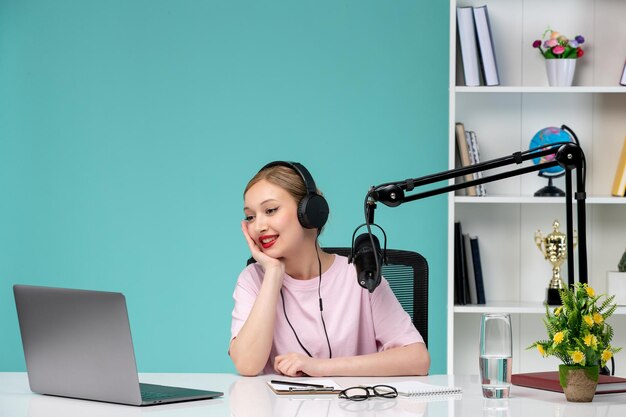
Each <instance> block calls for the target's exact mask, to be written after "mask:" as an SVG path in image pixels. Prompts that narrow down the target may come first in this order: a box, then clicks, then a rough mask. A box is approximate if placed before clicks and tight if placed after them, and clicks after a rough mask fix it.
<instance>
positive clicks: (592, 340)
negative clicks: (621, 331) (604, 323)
mask: <svg viewBox="0 0 626 417" xmlns="http://www.w3.org/2000/svg"><path fill="white" fill-rule="evenodd" d="M583 341H584V342H585V345H587V346H589V347H592V346H594V347H595V346H596V345H597V344H598V338H597V337H595V336H594V335H592V334H588V335H587V336H585V337H584V338H583Z"/></svg>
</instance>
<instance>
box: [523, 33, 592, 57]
mask: <svg viewBox="0 0 626 417" xmlns="http://www.w3.org/2000/svg"><path fill="white" fill-rule="evenodd" d="M548 35H549V38H548V39H546V37H547V36H548ZM542 39H544V41H543V48H542V42H541V40H536V41H534V42H533V48H537V49H539V53H540V54H541V55H543V57H544V58H545V59H576V58H580V57H581V56H583V55H584V52H583V49H582V48H581V46H580V45H582V44H583V43H585V38H583V37H582V36H581V35H578V36H576V37H575V38H574V39H568V38H567V37H565V36H563V35H561V34H560V33H559V32H556V31H554V30H552V29H548V30H546V31H545V32H543V36H542Z"/></svg>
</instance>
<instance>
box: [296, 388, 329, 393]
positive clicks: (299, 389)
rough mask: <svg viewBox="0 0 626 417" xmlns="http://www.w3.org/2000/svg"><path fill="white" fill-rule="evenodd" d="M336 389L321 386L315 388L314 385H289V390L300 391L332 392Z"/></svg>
mask: <svg viewBox="0 0 626 417" xmlns="http://www.w3.org/2000/svg"><path fill="white" fill-rule="evenodd" d="M334 390H335V389H334V388H333V387H320V388H314V387H302V388H295V387H289V392H300V391H305V392H332V391H334Z"/></svg>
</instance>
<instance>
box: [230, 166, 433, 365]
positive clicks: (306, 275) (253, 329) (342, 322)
mask: <svg viewBox="0 0 626 417" xmlns="http://www.w3.org/2000/svg"><path fill="white" fill-rule="evenodd" d="M327 208H328V206H327V205H326V201H325V200H324V199H323V197H322V196H321V194H320V193H319V192H318V191H317V189H316V187H315V183H314V182H313V179H312V178H311V176H310V174H309V173H308V171H307V170H306V168H304V167H303V166H302V165H300V164H297V163H289V162H281V161H278V162H273V163H270V164H268V165H266V166H265V167H263V168H262V169H261V170H260V171H259V172H258V173H257V174H256V175H255V176H254V178H252V179H251V180H250V182H249V183H248V185H247V187H246V189H245V191H244V214H245V220H244V221H242V223H241V229H242V232H243V235H244V237H245V239H246V241H247V243H248V247H249V248H250V252H251V253H252V257H253V258H254V259H255V260H256V263H254V264H252V265H249V266H248V267H246V268H245V269H244V270H243V271H242V272H241V274H240V275H239V278H238V280H237V285H236V288H235V291H234V294H233V298H234V299H235V307H234V309H233V315H232V324H231V341H230V349H229V354H230V357H231V359H232V360H233V362H234V364H235V367H236V368H237V371H238V372H239V373H240V374H242V375H247V376H252V375H257V374H259V373H261V372H265V373H279V374H283V375H288V376H307V375H308V376H333V375H334V376H347V375H350V376H361V375H369V376H392V375H425V374H427V373H428V369H429V367H430V356H429V354H428V350H427V349H426V345H425V344H424V342H423V339H422V337H421V336H420V334H419V332H418V331H417V330H416V329H415V327H414V326H413V323H412V322H411V319H410V317H409V315H408V314H407V313H406V312H405V311H404V310H403V309H402V307H401V306H400V303H399V302H398V300H397V299H396V297H395V296H394V294H393V292H392V291H391V289H390V288H389V284H388V283H387V281H386V280H385V279H384V278H383V280H382V283H381V284H380V286H379V287H378V288H377V289H376V290H375V291H374V292H373V293H371V294H370V293H369V292H368V291H367V290H364V289H363V288H361V287H360V286H359V285H358V283H357V279H356V270H355V268H354V266H353V265H351V264H348V260H347V258H345V257H342V256H338V255H333V254H329V253H325V252H324V251H322V250H321V249H320V247H319V244H318V241H317V237H318V236H319V233H320V232H321V229H322V227H323V226H324V223H325V222H326V217H327V215H328V211H327Z"/></svg>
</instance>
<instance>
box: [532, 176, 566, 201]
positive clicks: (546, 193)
mask: <svg viewBox="0 0 626 417" xmlns="http://www.w3.org/2000/svg"><path fill="white" fill-rule="evenodd" d="M538 175H539V176H540V177H542V178H547V179H548V185H546V186H545V187H543V188H540V189H539V190H537V192H535V197H565V192H564V191H563V190H561V189H560V188H559V187H555V186H554V185H553V184H552V179H553V178H559V177H562V176H563V175H564V173H562V174H558V175H551V176H548V175H546V174H544V173H542V172H540V173H539V174H538Z"/></svg>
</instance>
